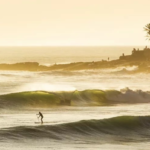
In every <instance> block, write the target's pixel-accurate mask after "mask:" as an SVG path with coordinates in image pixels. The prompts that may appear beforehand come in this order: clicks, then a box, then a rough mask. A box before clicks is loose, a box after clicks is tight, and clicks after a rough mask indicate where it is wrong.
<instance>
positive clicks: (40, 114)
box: [37, 111, 44, 123]
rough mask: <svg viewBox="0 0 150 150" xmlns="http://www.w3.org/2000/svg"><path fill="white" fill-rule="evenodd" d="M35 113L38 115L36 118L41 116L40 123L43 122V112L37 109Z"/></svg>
mask: <svg viewBox="0 0 150 150" xmlns="http://www.w3.org/2000/svg"><path fill="white" fill-rule="evenodd" d="M37 115H39V116H38V118H39V117H41V123H43V118H44V117H43V114H42V113H41V112H40V111H39V113H38V114H37Z"/></svg>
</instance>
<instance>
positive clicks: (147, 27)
mask: <svg viewBox="0 0 150 150" xmlns="http://www.w3.org/2000/svg"><path fill="white" fill-rule="evenodd" d="M144 30H145V31H146V33H147V35H146V37H147V40H150V23H149V24H147V25H145V27H144Z"/></svg>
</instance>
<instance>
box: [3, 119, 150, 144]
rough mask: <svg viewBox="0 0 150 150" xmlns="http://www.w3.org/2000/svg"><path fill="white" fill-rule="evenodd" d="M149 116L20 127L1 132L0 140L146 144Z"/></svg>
mask: <svg viewBox="0 0 150 150" xmlns="http://www.w3.org/2000/svg"><path fill="white" fill-rule="evenodd" d="M149 129H150V116H121V117H115V118H110V119H102V120H83V121H79V122H73V123H66V124H59V125H53V126H52V125H47V126H46V125H43V126H35V127H30V126H20V127H13V128H8V129H4V130H1V131H0V140H2V139H5V138H7V139H15V140H21V139H25V138H29V139H30V138H33V139H38V138H40V139H42V138H44V139H45V138H50V139H54V140H65V139H66V140H67V139H69V140H77V139H82V140H83V139H84V140H89V139H90V140H93V141H96V140H101V141H107V142H108V141H117V142H119V141H130V142H132V141H134V140H135V141H137V140H139V141H143V140H144V141H145V140H146V139H147V140H149V139H150V130H149Z"/></svg>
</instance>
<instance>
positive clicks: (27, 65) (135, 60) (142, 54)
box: [0, 46, 150, 73]
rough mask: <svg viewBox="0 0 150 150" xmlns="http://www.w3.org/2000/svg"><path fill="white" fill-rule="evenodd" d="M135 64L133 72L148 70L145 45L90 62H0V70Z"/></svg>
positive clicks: (149, 60)
mask: <svg viewBox="0 0 150 150" xmlns="http://www.w3.org/2000/svg"><path fill="white" fill-rule="evenodd" d="M126 66H137V67H138V69H137V70H135V71H134V72H133V73H138V72H146V73H149V72H150V48H148V47H147V46H146V47H145V48H144V49H143V50H139V49H135V48H133V50H132V53H131V55H125V54H124V53H123V54H122V56H120V57H119V58H118V59H116V60H111V61H110V58H109V57H108V59H107V60H101V61H92V62H72V63H68V64H54V65H51V66H44V65H40V64H39V63H38V62H21V63H15V64H6V63H5V64H4V63H3V64H0V70H13V71H53V70H68V71H69V70H70V71H73V70H90V69H107V68H116V67H126Z"/></svg>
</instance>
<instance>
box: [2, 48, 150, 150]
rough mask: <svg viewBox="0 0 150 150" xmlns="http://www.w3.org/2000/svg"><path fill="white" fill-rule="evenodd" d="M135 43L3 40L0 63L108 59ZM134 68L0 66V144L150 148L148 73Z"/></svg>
mask: <svg viewBox="0 0 150 150" xmlns="http://www.w3.org/2000/svg"><path fill="white" fill-rule="evenodd" d="M134 47H135V48H138V47H136V46H134ZM134 47H133V46H131V47H1V48H0V63H17V62H39V63H40V64H42V65H48V66H49V65H53V64H55V63H57V64H62V63H71V62H88V61H90V62H92V61H101V60H102V59H103V60H107V59H108V57H109V59H110V60H113V59H118V58H119V56H120V55H122V53H125V54H126V55H128V54H131V51H132V49H133V48H134ZM142 48H143V47H140V49H142ZM136 69H137V66H126V67H124V66H123V67H118V68H113V69H99V70H80V71H63V70H58V71H57V70H55V71H43V72H42V71H39V72H38V71H37V72H29V71H9V70H8V71H2V70H1V71H0V149H2V150H8V149H11V150H25V149H32V150H35V149H36V150H37V149H39V150H46V149H51V150H85V149H87V150H99V149H103V150H116V149H121V150H125V149H128V150H143V149H144V150H148V149H149V146H150V116H149V114H150V84H149V83H150V75H149V74H146V73H136V74H133V73H131V71H132V70H136ZM39 111H40V112H42V113H43V115H44V118H43V121H44V123H43V124H41V123H40V120H39V119H38V118H37V115H36V114H37V113H38V112H39Z"/></svg>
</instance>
